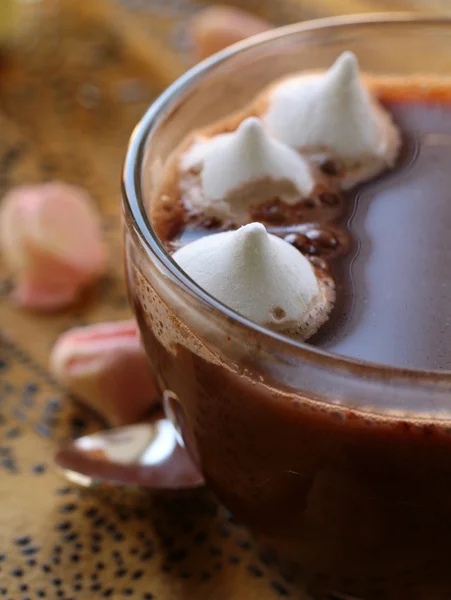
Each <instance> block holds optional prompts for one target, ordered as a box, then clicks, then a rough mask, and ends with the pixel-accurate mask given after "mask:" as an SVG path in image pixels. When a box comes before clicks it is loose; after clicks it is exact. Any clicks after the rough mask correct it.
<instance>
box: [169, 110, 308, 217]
mask: <svg viewBox="0 0 451 600" xmlns="http://www.w3.org/2000/svg"><path fill="white" fill-rule="evenodd" d="M181 167H182V170H185V171H187V170H189V169H193V168H197V169H200V170H201V173H200V181H201V187H202V194H203V203H204V205H207V204H211V203H215V202H216V203H220V202H223V201H230V202H232V203H240V204H248V203H255V204H260V203H262V202H265V201H266V200H270V199H271V198H272V197H273V194H274V189H273V187H272V186H265V187H263V188H262V189H261V188H260V189H259V190H258V191H257V190H252V189H249V190H246V191H248V192H249V193H248V194H246V198H245V199H243V196H242V195H240V194H235V198H234V197H233V196H234V193H235V192H237V191H239V190H240V188H243V186H246V185H247V184H252V183H257V184H258V183H259V182H264V181H265V180H267V179H269V180H271V181H272V182H276V183H277V182H284V183H286V182H288V183H290V184H291V187H292V189H291V193H290V194H286V193H285V194H282V196H284V197H283V198H282V199H283V200H284V201H286V202H287V203H288V204H295V203H296V202H299V199H300V197H305V196H307V195H308V194H309V193H310V192H311V191H312V188H313V178H312V175H311V173H310V169H309V166H308V164H307V162H306V161H305V160H304V159H303V158H302V157H301V156H299V154H298V153H297V152H296V151H294V150H293V149H292V148H289V147H288V146H286V145H285V144H283V143H281V142H279V141H277V140H276V139H273V138H271V137H269V136H268V135H267V134H266V132H265V130H264V129H263V126H262V123H261V121H260V120H259V119H257V118H255V117H249V118H248V119H245V120H244V121H243V122H242V123H241V124H240V126H239V127H238V129H237V130H236V131H234V132H232V133H223V134H219V135H217V136H215V137H213V138H211V139H210V140H203V141H198V142H197V143H195V144H194V145H193V146H192V148H191V149H190V150H188V152H187V153H186V154H185V155H184V156H183V157H182V162H181ZM284 190H285V188H284ZM204 208H205V206H204ZM236 211H237V212H239V207H237V208H236ZM232 212H234V211H233V210H232Z"/></svg>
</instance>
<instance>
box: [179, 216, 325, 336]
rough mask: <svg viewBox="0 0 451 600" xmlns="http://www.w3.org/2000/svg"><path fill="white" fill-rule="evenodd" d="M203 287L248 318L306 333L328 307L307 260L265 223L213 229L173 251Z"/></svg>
mask: <svg viewBox="0 0 451 600" xmlns="http://www.w3.org/2000/svg"><path fill="white" fill-rule="evenodd" d="M173 258H174V260H175V261H176V262H177V263H178V264H179V266H180V267H181V268H182V269H183V270H184V271H185V272H186V273H187V274H188V275H189V276H190V277H191V278H192V279H193V280H194V281H195V282H196V283H197V284H198V285H199V286H200V287H202V288H203V289H204V290H205V291H207V292H208V293H209V294H211V295H212V296H214V297H215V298H217V299H218V300H220V301H221V302H222V303H223V304H225V305H226V306H229V307H230V308H232V309H233V310H235V311H236V312H238V313H239V314H241V315H243V316H245V317H247V318H248V319H250V320H252V321H254V322H256V323H258V324H259V325H265V326H268V327H270V328H271V329H274V330H276V331H282V332H285V333H295V334H298V335H300V336H301V337H303V338H304V339H305V338H307V337H309V336H310V335H312V334H313V333H314V332H315V331H317V330H318V329H319V327H320V326H321V325H322V324H323V323H324V321H325V320H326V319H327V316H328V312H329V310H330V306H329V302H328V301H327V300H326V299H325V295H324V294H323V290H322V289H321V287H320V284H319V280H318V279H317V277H316V275H315V272H314V270H313V268H312V266H311V264H310V263H309V261H308V260H307V259H306V258H305V257H304V256H303V255H302V254H301V253H300V252H299V251H298V250H296V249H295V248H293V246H291V245H290V244H289V243H288V242H286V241H285V240H283V239H281V238H279V237H277V236H275V235H271V234H268V233H267V231H266V229H265V227H264V226H263V225H262V224H261V223H250V224H248V225H245V226H244V227H241V228H240V229H237V230H236V231H227V232H223V233H217V234H212V235H209V236H206V237H203V238H200V239H198V240H196V241H195V242H192V243H191V244H187V245H186V246H184V247H183V248H181V249H180V250H177V252H175V253H174V255H173Z"/></svg>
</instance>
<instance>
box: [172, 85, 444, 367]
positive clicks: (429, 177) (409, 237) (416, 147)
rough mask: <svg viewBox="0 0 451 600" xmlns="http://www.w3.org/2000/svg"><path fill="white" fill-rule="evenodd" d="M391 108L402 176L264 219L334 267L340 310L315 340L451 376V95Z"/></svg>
mask: <svg viewBox="0 0 451 600" xmlns="http://www.w3.org/2000/svg"><path fill="white" fill-rule="evenodd" d="M385 106H386V107H387V108H388V110H389V111H390V113H391V114H392V115H393V117H394V120H395V122H396V124H397V125H398V126H399V128H400V129H401V132H402V136H403V146H402V150H401V154H400V157H399V159H398V163H397V166H396V168H395V169H394V170H393V171H391V172H388V173H387V172H385V173H383V174H382V175H380V176H379V177H377V178H376V179H373V180H372V181H370V182H367V183H364V184H363V185H360V186H358V187H357V188H354V189H352V190H351V191H348V192H344V193H343V194H342V195H341V197H340V196H339V195H337V194H335V193H330V194H327V193H324V194H323V195H322V196H321V197H320V201H319V205H314V204H313V202H312V203H311V204H309V203H308V202H306V203H304V207H303V214H302V221H301V222H299V218H298V215H299V213H297V215H296V222H293V223H290V222H289V217H288V218H287V219H286V220H283V219H281V218H278V214H277V213H276V211H275V210H274V207H273V210H272V211H271V213H270V214H269V215H268V211H267V212H266V214H265V213H264V212H262V213H261V214H259V213H258V212H256V213H255V217H256V218H257V220H261V221H262V222H264V223H265V225H266V227H267V228H268V231H270V232H274V233H276V234H277V235H281V236H283V237H285V238H286V239H288V240H290V241H292V242H294V243H295V244H296V243H299V247H300V249H301V251H302V252H304V253H305V254H306V255H307V256H308V257H310V258H311V259H312V261H313V263H314V264H315V263H316V264H318V263H320V261H321V257H322V256H324V258H326V259H327V260H328V262H329V265H330V269H331V273H332V275H333V277H334V280H335V285H336V290H337V293H336V304H335V307H334V309H333V311H332V314H331V316H330V318H329V320H328V322H327V323H326V324H325V325H323V327H322V328H321V330H320V332H319V333H317V334H316V335H315V336H314V337H313V338H312V339H310V340H309V343H311V344H314V345H316V346H319V347H321V348H324V349H326V350H328V351H330V352H335V353H338V354H343V355H345V356H349V357H352V358H356V359H362V360H368V361H373V362H377V363H381V364H389V365H392V366H399V367H409V368H417V369H450V368H451V329H450V327H451V321H450V320H449V318H448V317H447V315H448V312H449V306H451V277H450V275H449V261H450V260H451V236H450V235H449V231H450V227H451V192H450V190H451V89H450V91H449V97H448V98H445V99H444V100H443V99H442V100H441V101H437V100H434V99H424V98H422V99H421V98H420V99H416V98H415V97H414V96H413V97H412V96H411V95H409V97H408V98H405V99H403V98H402V97H401V98H397V99H396V100H391V101H389V102H386V103H385ZM328 167H330V165H326V167H325V168H326V169H327V168H328ZM332 168H333V166H332ZM274 221H276V223H274ZM280 221H282V222H280ZM331 221H332V223H331ZM214 231H216V230H215V228H214V227H213V228H212V227H211V226H209V227H206V228H202V227H201V226H196V227H193V226H192V225H188V226H186V227H182V229H181V231H179V232H178V235H177V236H176V238H173V239H171V240H165V241H166V242H169V243H170V247H171V245H172V247H179V245H180V244H181V243H188V242H191V241H193V240H194V239H196V238H197V237H201V236H203V235H206V234H209V233H212V232H214Z"/></svg>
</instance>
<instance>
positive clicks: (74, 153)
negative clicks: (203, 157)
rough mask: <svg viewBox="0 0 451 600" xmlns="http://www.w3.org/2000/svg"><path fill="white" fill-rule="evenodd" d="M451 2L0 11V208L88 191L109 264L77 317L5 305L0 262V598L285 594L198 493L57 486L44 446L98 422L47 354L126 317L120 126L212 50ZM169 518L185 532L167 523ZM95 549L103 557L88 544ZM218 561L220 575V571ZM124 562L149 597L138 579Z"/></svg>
mask: <svg viewBox="0 0 451 600" xmlns="http://www.w3.org/2000/svg"><path fill="white" fill-rule="evenodd" d="M450 2H451V0H241V1H239V0H236V1H235V2H229V3H227V4H226V5H225V6H219V5H218V4H216V3H214V2H208V1H204V2H201V1H199V0H198V1H195V0H0V198H2V197H3V196H4V194H5V193H6V192H7V191H8V190H10V189H11V188H13V187H14V186H16V185H20V184H24V183H41V182H46V181H52V180H55V179H59V180H63V181H65V182H68V183H72V184H76V185H79V186H81V187H83V188H86V189H87V190H88V191H89V192H90V194H91V195H92V197H93V199H94V201H95V203H96V205H97V206H98V208H99V210H100V212H101V215H102V222H103V231H104V233H105V237H106V239H107V242H108V247H109V257H110V258H109V263H110V265H111V268H110V269H109V271H108V275H107V276H105V277H104V278H103V279H102V280H101V281H100V282H99V283H98V285H96V286H95V287H94V288H93V290H91V291H90V292H89V297H87V298H86V297H84V298H83V302H82V303H79V304H75V305H73V306H71V307H70V308H68V309H67V310H64V311H60V312H58V313H56V314H52V315H36V314H34V313H32V312H26V311H23V310H19V309H17V307H15V306H14V305H13V304H12V303H11V302H10V301H9V292H10V290H11V288H12V280H11V277H10V274H9V273H8V272H7V270H6V267H5V265H4V264H3V262H2V259H1V258H0V499H1V502H0V504H1V506H0V508H1V510H0V531H1V532H2V536H0V537H3V542H4V541H5V540H7V539H8V540H9V542H8V544H9V545H10V548H8V556H7V555H6V553H4V550H5V548H6V546H5V547H2V543H1V542H0V563H1V562H2V561H4V560H6V558H8V561H7V562H5V563H3V570H4V574H6V573H8V574H7V575H5V577H4V579H3V580H1V581H0V583H1V585H0V596H2V597H6V596H7V597H8V598H14V599H16V598H21V599H22V600H26V599H27V598H29V597H30V595H31V592H30V594H28V593H27V592H26V590H27V589H28V586H30V588H31V587H33V589H34V587H36V586H37V587H39V586H40V587H39V590H41V588H42V594H41V592H40V591H39V590H38V591H39V593H38V591H36V594H37V596H35V595H33V596H32V597H33V598H34V597H48V598H57V597H58V598H60V597H63V595H64V594H63V591H62V590H63V589H64V590H65V591H66V592H67V594H66V595H64V597H65V598H67V599H68V600H69V598H74V597H75V596H76V597H77V598H80V599H81V600H82V599H84V598H87V597H89V598H91V597H93V596H92V595H90V594H89V595H88V596H86V595H84V593H83V592H82V591H80V590H81V589H82V588H81V586H82V583H80V581H81V579H82V577H83V576H84V577H85V580H87V581H89V582H90V583H89V585H90V590H91V591H96V590H97V591H98V593H99V594H100V593H101V594H102V597H112V595H113V592H112V591H111V590H112V588H111V587H109V584H110V583H111V581H110V580H111V579H112V577H113V574H112V573H113V569H117V571H115V575H114V577H116V579H117V578H119V579H120V586H122V587H120V586H119V587H118V588H117V589H120V590H122V588H123V590H122V591H121V592H120V597H123V596H130V595H131V593H130V590H132V592H133V590H137V593H138V591H139V593H140V595H139V596H136V597H139V598H145V599H151V598H154V597H155V598H157V597H158V598H160V599H165V600H166V599H168V600H169V598H170V599H171V600H172V599H173V598H183V599H185V598H201V597H204V598H208V599H209V598H213V597H214V598H218V599H219V600H220V598H231V597H235V598H244V597H245V598H249V599H252V598H259V600H260V599H264V598H271V599H272V598H274V597H277V596H279V597H280V596H287V595H289V591H288V590H289V585H288V583H287V582H286V581H285V582H283V583H281V582H280V581H279V580H277V581H276V580H273V579H271V578H272V577H273V575H272V572H270V571H269V567H268V563H267V562H264V560H263V559H262V558H259V559H258V560H257V557H254V559H255V560H254V559H252V560H254V562H253V563H252V564H251V563H249V561H250V558H249V556H250V548H251V544H250V542H249V541H248V540H247V538H246V539H245V536H246V534H245V532H243V531H242V530H241V529H239V528H238V527H237V526H236V525H234V524H231V522H230V517H229V515H227V514H226V513H225V512H224V511H222V512H221V511H220V510H219V509H218V508H217V505H216V503H215V502H214V500H212V499H211V498H210V497H209V496H208V494H207V495H204V496H199V495H198V496H196V497H195V499H194V500H193V501H192V503H191V504H190V506H189V507H188V505H187V504H186V502H187V501H186V498H184V497H180V498H181V499H180V500H177V501H175V500H174V501H173V506H172V505H171V504H170V503H168V501H167V499H165V502H164V503H162V502H160V503H159V502H158V499H150V497H146V498H145V502H144V508H143V507H142V506H138V501H137V500H136V501H135V499H134V497H133V498H132V497H129V498H127V502H128V503H129V504H131V505H132V507H131V508H125V501H124V500H123V499H120V500H118V501H115V500H113V498H112V497H111V494H109V495H108V498H101V499H99V498H97V499H95V500H94V499H93V497H92V496H90V495H86V496H84V495H83V494H82V493H78V492H76V491H75V489H74V488H73V487H62V486H63V485H64V484H63V483H62V482H61V481H60V479H59V477H58V476H57V474H56V473H55V472H54V469H53V466H52V456H53V453H54V452H55V448H56V447H57V444H58V442H59V441H61V440H64V439H67V438H68V437H75V436H79V435H82V434H84V433H87V432H89V431H92V430H95V429H98V428H99V427H102V426H104V424H103V423H102V422H101V421H100V420H99V419H98V417H96V416H95V415H94V414H92V413H91V412H90V411H89V410H87V409H86V408H84V407H80V406H78V405H76V404H75V403H73V402H67V401H66V400H65V399H64V397H63V393H62V390H61V388H60V387H58V386H57V385H56V382H55V381H54V380H53V379H52V377H51V375H50V374H49V370H48V357H49V353H50V350H51V347H52V345H53V344H54V342H55V340H56V339H57V337H58V335H59V334H61V333H62V332H64V331H66V330H67V329H69V328H70V327H74V326H82V325H87V324H91V323H96V322H100V321H117V320H121V319H128V318H130V316H131V313H130V309H129V306H128V300H127V296H126V292H125V288H124V283H123V274H122V251H121V235H120V174H121V167H122V161H123V158H124V154H125V150H126V145H127V141H128V138H129V136H130V133H131V131H132V130H133V127H134V126H135V124H136V123H137V122H138V120H139V119H140V117H141V116H142V114H143V113H144V111H145V110H146V108H147V107H148V106H149V104H150V103H151V102H152V100H153V99H154V98H155V97H156V96H157V95H158V94H159V93H160V92H161V91H162V90H163V89H164V88H165V87H166V86H167V85H169V84H170V83H171V82H172V81H173V80H174V79H175V78H176V77H178V76H179V75H180V74H181V73H183V71H184V70H186V69H187V68H188V67H189V66H190V65H192V64H194V63H195V62H197V61H198V60H199V59H201V58H203V57H205V56H207V55H208V54H210V53H211V52H214V51H216V50H219V49H220V48H222V47H224V46H226V45H227V44H229V43H231V42H235V41H237V40H239V39H241V38H243V37H247V36H248V35H251V34H253V33H256V32H259V31H262V30H265V29H268V28H270V27H272V26H276V25H282V24H287V23H292V22H297V21H302V20H307V19H312V18H318V17H328V16H337V15H343V14H350V13H362V12H366V13H367V12H380V11H399V10H401V11H405V10H414V11H426V12H428V13H432V12H434V11H442V12H443V11H444V10H447V9H448V5H449V4H450ZM449 8H450V9H451V6H449ZM36 478H39V479H38V480H37V479H36ZM36 482H38V483H39V485H37V483H36ZM30 490H33V493H32V494H30ZM205 494H206V493H205ZM67 496H69V500H70V501H68V500H67ZM135 504H136V505H135ZM181 506H183V511H182V510H181ZM182 512H185V513H186V519H185V521H186V522H185V521H183V522H182V521H181V520H180V518H178V517H177V514H179V513H180V514H181V513H182ZM61 513H64V515H62V514H61ZM69 513H70V515H71V516H70V518H69V517H68V515H69ZM95 515H97V516H95ZM94 517H95V523H97V525H94V521H93V519H94ZM89 519H91V521H93V523H91V521H90V520H89ZM177 519H178V520H177ZM143 522H145V530H146V534H145V535H144V534H143V529H144V525H143ZM94 527H98V528H103V529H105V530H106V533H105V532H103V533H102V534H99V533H98V531H97V530H96V531H94ZM71 528H73V531H72V530H71ZM103 529H102V531H103ZM103 535H105V536H109V537H106V539H107V541H108V543H105V544H104V545H103V546H101V543H100V542H99V540H101V539H103V538H102V536H103ZM174 536H176V538H177V544H179V548H178V554H177V552H175V550H174V548H173V546H174V543H175V542H174ZM110 538H111V539H110ZM207 539H208V540H209V541H208V543H207V542H206V540H207ZM20 540H22V541H20ZM24 540H25V541H24ZM27 540H28V541H27ZM30 540H34V542H33V544H34V545H31V547H29V546H28V545H27V544H32V541H30ZM171 540H172V541H171ZM35 542H36V543H35ZM21 544H22V545H21ZM83 544H84V547H85V553H84V554H83V553H80V548H82V547H83ZM88 544H90V545H88ZM112 544H113V545H114V544H116V546H114V548H113V546H112ZM117 544H119V547H121V548H122V550H121V552H122V554H121V552H120V551H119V550H118V549H117ZM86 548H88V550H86ZM89 548H90V550H89ZM124 548H125V549H124ZM180 548H181V550H180ZM186 548H188V549H190V553H188V552H187V550H186ZM179 550H180V551H179ZM38 551H39V552H40V554H38ZM126 552H127V553H128V554H126ZM188 554H189V556H188ZM221 554H223V555H224V556H227V557H228V561H225V563H224V565H225V566H221V565H219V567H218V564H217V563H218V559H217V557H218V556H220V555H221ZM94 555H95V557H94ZM154 555H155V556H157V557H158V560H153V557H154ZM171 556H172V558H170V557H171ZM124 557H125V558H124ZM137 557H139V560H140V561H141V562H142V563H143V565H144V566H145V570H146V575H147V578H148V580H149V581H152V586H153V587H152V590H153V591H152V593H150V592H149V589H150V588H149V587H148V585H147V583H145V582H144V578H143V581H141V580H140V578H141V576H142V574H143V570H141V571H140V570H139V569H138V570H136V567H137V561H138V558H137ZM99 558H100V559H101V560H100V561H99ZM152 560H153V562H152ZM171 561H172V562H171ZM75 563H76V564H77V567H76V568H75V566H74V565H75ZM58 565H59V566H58ZM93 565H100V566H98V568H97V566H96V567H95V569H97V570H95V569H94V566H93ZM105 565H107V568H106V569H105ZM174 565H175V566H174ZM201 565H202V566H201ZM239 565H242V566H239ZM256 565H257V566H256ZM127 568H130V571H129V572H127ZM52 569H53V574H52ZM76 569H79V570H78V571H77V570H76ZM108 569H110V571H111V573H110V571H108ZM215 569H216V570H217V572H218V573H219V572H220V570H221V569H222V571H221V572H222V577H223V581H222V585H224V586H225V587H224V588H223V589H231V590H234V589H236V588H238V585H239V590H240V591H239V592H237V593H236V595H235V596H234V595H233V594H232V593H231V594H230V595H227V594H226V595H222V596H221V597H219V596H218V595H217V593H216V587H214V586H215V585H216V584H217V581H216V579H217V577H219V575H218V576H217V577H216V575H215V577H212V573H216V571H215ZM1 570H2V567H1V565H0V571H1ZM171 572H173V573H174V572H176V573H177V577H178V579H175V580H173V579H171V578H170V577H169V576H168V573H171ZM55 573H57V574H58V577H54V574H55ZM74 573H75V575H77V579H76V581H73V574H74ZM99 573H100V575H99ZM118 573H119V574H118ZM75 575H74V576H75ZM191 575H192V578H191V579H189V578H190V577H191ZM263 575H264V577H263ZM0 579H1V573H0ZM97 579H99V581H98V580H97ZM138 579H139V580H140V582H138ZM210 580H211V584H210V583H205V582H207V581H210ZM187 581H188V583H186V582H187ZM189 581H192V582H193V585H194V584H195V582H197V583H199V582H203V583H204V584H205V586H210V585H211V588H210V587H205V591H204V592H202V595H199V594H198V593H197V588H196V587H194V588H190V590H188V588H186V587H185V588H184V587H183V586H188V585H189ZM215 581H216V583H215ZM126 582H127V585H125V584H126ZM181 582H184V583H181ZM101 584H102V586H103V587H101ZM55 586H56V587H55ZM61 586H62V587H61ZM246 586H247V587H246ZM57 588H58V593H56V591H55V590H56V589H57ZM8 589H9V590H13V591H11V592H10V593H7V592H8ZM99 590H102V591H101V592H100V591H99ZM154 590H156V592H155V596H154ZM187 590H188V591H187ZM158 591H160V592H161V593H160V594H158ZM210 591H211V593H210ZM22 592H23V593H22ZM60 592H61V593H60ZM33 593H34V592H33ZM46 593H47V596H45V594H46ZM43 594H44V595H43ZM96 597H99V596H96ZM114 597H117V596H114ZM292 597H293V598H294V597H295V596H292ZM296 598H297V596H296Z"/></svg>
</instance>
